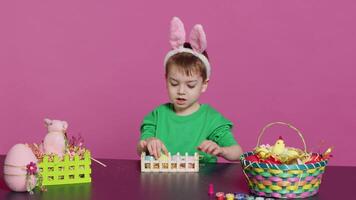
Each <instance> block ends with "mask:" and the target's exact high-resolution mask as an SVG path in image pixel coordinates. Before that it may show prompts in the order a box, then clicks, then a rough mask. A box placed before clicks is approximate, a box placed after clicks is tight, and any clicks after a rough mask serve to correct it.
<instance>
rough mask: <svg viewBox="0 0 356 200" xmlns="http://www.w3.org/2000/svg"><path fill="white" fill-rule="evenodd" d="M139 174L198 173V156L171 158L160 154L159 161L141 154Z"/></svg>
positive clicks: (174, 156)
mask: <svg viewBox="0 0 356 200" xmlns="http://www.w3.org/2000/svg"><path fill="white" fill-rule="evenodd" d="M141 172H199V154H198V153H195V154H194V156H189V155H188V153H186V154H185V155H180V153H177V154H176V155H173V156H171V153H168V156H167V155H164V154H162V156H161V157H160V158H159V159H155V158H154V157H153V156H150V155H146V153H145V152H143V153H142V154H141Z"/></svg>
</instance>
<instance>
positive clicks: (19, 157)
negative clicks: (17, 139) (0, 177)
mask: <svg viewBox="0 0 356 200" xmlns="http://www.w3.org/2000/svg"><path fill="white" fill-rule="evenodd" d="M30 162H34V163H36V164H37V158H36V156H35V155H34V154H33V152H32V150H31V149H30V148H29V147H28V146H26V145H25V144H16V145H14V146H13V147H12V148H11V149H10V150H9V152H8V153H7V155H6V158H5V162H4V179H5V183H6V185H7V186H8V187H9V188H10V189H11V190H13V191H16V192H24V191H27V188H26V174H27V170H26V165H28V164H29V163H30ZM30 181H32V183H33V185H35V184H34V183H35V180H34V177H32V178H31V180H30ZM31 189H32V188H31Z"/></svg>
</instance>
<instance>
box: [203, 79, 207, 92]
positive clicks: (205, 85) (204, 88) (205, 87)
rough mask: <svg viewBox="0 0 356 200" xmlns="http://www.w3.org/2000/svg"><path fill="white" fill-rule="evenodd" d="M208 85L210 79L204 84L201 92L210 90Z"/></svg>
mask: <svg viewBox="0 0 356 200" xmlns="http://www.w3.org/2000/svg"><path fill="white" fill-rule="evenodd" d="M208 85H209V79H206V80H205V81H204V82H203V88H202V90H201V92H205V91H206V90H207V89H208Z"/></svg>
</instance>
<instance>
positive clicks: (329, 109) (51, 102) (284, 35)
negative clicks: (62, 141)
mask: <svg viewBox="0 0 356 200" xmlns="http://www.w3.org/2000/svg"><path fill="white" fill-rule="evenodd" d="M173 5H174V6H173ZM355 10H356V3H355V2H354V1H313V0H311V1H294V0H292V1H284V0H283V1H259V2H256V1H233V0H230V1H175V2H169V1H165V0H160V1H136V0H132V1H114V0H112V1H81V2H79V1H68V0H65V1H1V2H0V25H1V28H0V134H1V139H0V154H5V153H6V152H7V151H8V149H9V148H10V147H11V146H12V145H14V144H15V143H24V142H40V141H41V140H42V139H43V137H44V136H45V134H46V129H45V127H44V123H43V119H44V118H45V117H49V118H52V119H53V118H54V119H63V120H67V121H68V122H69V134H72V135H73V134H74V135H77V134H78V133H81V134H82V135H83V136H84V138H85V143H86V145H87V147H89V148H90V149H91V150H92V152H93V156H94V157H97V158H121V159H138V157H137V155H136V152H135V146H136V142H137V141H138V138H139V127H140V123H141V120H142V118H143V117H144V115H145V114H147V113H148V112H149V111H151V110H152V109H153V108H154V107H155V106H157V105H159V104H161V103H164V102H166V101H167V100H168V99H167V94H166V90H165V84H164V78H163V66H162V62H163V57H164V55H165V53H166V52H167V51H168V49H169V45H168V39H167V38H168V28H169V27H168V25H169V21H170V19H171V17H172V16H179V17H180V18H181V19H182V20H183V21H184V22H185V25H186V28H187V29H189V30H190V28H191V27H192V26H193V25H194V24H195V23H202V24H203V25H204V28H205V30H206V32H207V37H208V52H209V54H210V57H211V63H212V67H213V72H212V77H211V81H210V86H209V89H208V91H207V93H206V94H204V96H203V97H202V100H201V102H202V103H209V104H211V105H212V106H213V107H215V108H216V109H218V110H219V111H220V112H221V113H223V114H224V115H225V116H226V117H227V118H229V119H231V120H232V121H233V122H234V124H235V125H236V126H235V128H234V134H235V136H236V138H237V140H238V142H239V143H240V144H241V145H242V147H243V148H244V150H251V149H252V148H253V147H254V145H255V144H256V141H257V136H258V133H259V131H260V129H261V128H262V127H263V126H264V125H266V124H267V123H269V122H271V121H285V122H290V123H292V124H294V125H295V126H296V127H298V128H300V130H301V131H302V133H303V134H304V137H305V140H306V142H307V145H308V147H309V149H310V150H313V151H319V150H325V149H326V148H327V147H328V146H334V147H335V149H334V158H333V159H332V160H331V164H332V165H349V166H356V156H355V154H354V145H353V144H354V141H355V139H356V136H355V131H356V109H355V108H356V75H355V72H356V70H355V67H356V56H355V52H356V39H355V37H356V28H355V19H356V12H355ZM279 135H282V136H284V137H285V138H286V143H287V145H297V146H301V140H300V139H299V138H298V136H297V135H296V134H294V132H293V131H290V130H289V129H288V128H271V129H269V130H268V131H267V132H266V134H265V136H266V137H264V138H263V143H272V142H273V141H274V140H275V139H276V138H277V137H278V136H279ZM320 144H322V146H321V148H319V146H320Z"/></svg>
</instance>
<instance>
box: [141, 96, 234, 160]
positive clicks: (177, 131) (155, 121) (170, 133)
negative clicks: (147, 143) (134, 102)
mask: <svg viewBox="0 0 356 200" xmlns="http://www.w3.org/2000/svg"><path fill="white" fill-rule="evenodd" d="M232 126H233V124H232V122H231V121H229V120H228V119H226V118H225V117H223V116H222V115H221V114H220V113H219V112H217V111H216V110H215V109H213V108H212V107H211V106H209V105H207V104H202V105H200V107H199V110H197V111H196V112H194V113H192V114H190V115H187V116H179V115H177V114H176V113H175V112H174V109H173V105H172V104H170V103H167V104H163V105H160V106H158V107H157V108H155V109H154V110H153V111H152V112H151V113H149V114H148V115H146V116H145V118H144V119H143V122H142V125H141V140H145V139H147V138H150V137H156V138H158V139H160V140H161V141H162V142H163V143H164V144H165V146H166V147H167V149H168V151H169V152H171V154H172V155H175V154H176V153H177V152H179V153H180V154H185V153H186V152H187V153H188V154H189V155H193V154H194V153H195V152H199V154H200V155H202V156H203V158H202V160H201V162H216V160H217V158H216V156H212V155H209V154H206V153H203V152H200V151H198V150H197V147H198V146H199V145H200V144H201V143H202V142H203V141H204V140H212V141H214V142H216V143H217V144H218V145H219V146H221V147H226V146H232V145H236V144H237V142H236V140H235V139H234V136H233V135H232V133H231V128H232Z"/></svg>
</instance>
